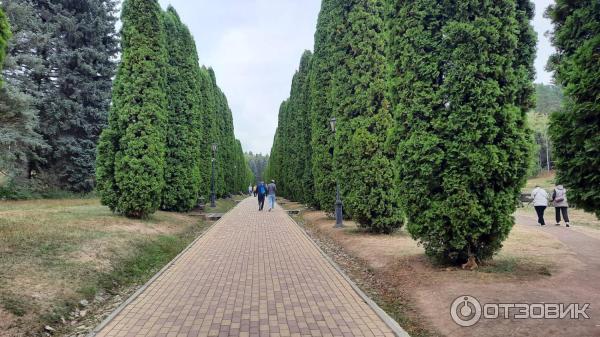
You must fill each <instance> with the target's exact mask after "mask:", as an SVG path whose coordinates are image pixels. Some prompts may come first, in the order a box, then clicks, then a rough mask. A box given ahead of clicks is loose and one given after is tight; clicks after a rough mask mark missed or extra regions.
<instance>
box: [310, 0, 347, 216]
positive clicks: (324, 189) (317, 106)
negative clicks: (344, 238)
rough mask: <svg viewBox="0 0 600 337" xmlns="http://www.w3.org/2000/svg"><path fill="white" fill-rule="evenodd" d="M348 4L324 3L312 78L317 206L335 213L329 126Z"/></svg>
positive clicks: (339, 1)
mask: <svg viewBox="0 0 600 337" xmlns="http://www.w3.org/2000/svg"><path fill="white" fill-rule="evenodd" d="M344 3H345V1H341V0H323V2H322V4H321V12H320V13H319V19H318V23H317V32H316V33H315V47H314V56H313V60H312V67H311V75H310V83H311V84H310V87H311V89H310V90H311V98H310V102H311V115H310V119H311V134H312V137H311V145H312V153H313V155H312V174H313V178H314V191H315V204H316V206H318V207H320V208H321V209H324V210H329V211H331V210H333V206H334V202H335V177H334V175H333V170H332V156H331V149H332V148H333V139H334V137H333V132H332V131H331V129H330V127H329V120H330V119H331V118H332V117H334V116H333V109H332V105H333V102H335V97H333V96H332V90H331V79H332V76H333V73H334V72H335V70H336V69H337V67H338V65H339V64H340V60H341V58H342V57H343V56H342V50H341V48H340V40H339V36H338V29H339V28H340V27H341V25H342V24H343V22H344V20H345V18H344Z"/></svg>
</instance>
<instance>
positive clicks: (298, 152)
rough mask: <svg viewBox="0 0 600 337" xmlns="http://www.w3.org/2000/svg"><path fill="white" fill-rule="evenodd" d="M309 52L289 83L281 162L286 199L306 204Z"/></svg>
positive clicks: (310, 189)
mask: <svg viewBox="0 0 600 337" xmlns="http://www.w3.org/2000/svg"><path fill="white" fill-rule="evenodd" d="M311 59H312V53H311V52H310V51H305V52H304V54H303V55H302V58H301V60H300V67H299V69H298V71H297V72H296V74H295V75H294V79H293V81H292V89H291V92H290V98H289V104H288V108H287V109H288V112H287V118H288V121H287V126H288V128H287V139H286V142H285V143H286V144H289V147H288V150H287V152H285V153H284V155H285V158H286V159H285V162H287V163H289V166H288V172H287V175H286V178H287V183H286V186H287V187H288V188H289V197H290V198H291V199H293V200H297V201H300V202H305V203H308V202H310V201H312V199H313V194H314V188H313V184H314V182H313V178H312V164H311V151H310V141H311V132H310V117H309V114H310V94H309V89H310V87H309V71H310V62H311Z"/></svg>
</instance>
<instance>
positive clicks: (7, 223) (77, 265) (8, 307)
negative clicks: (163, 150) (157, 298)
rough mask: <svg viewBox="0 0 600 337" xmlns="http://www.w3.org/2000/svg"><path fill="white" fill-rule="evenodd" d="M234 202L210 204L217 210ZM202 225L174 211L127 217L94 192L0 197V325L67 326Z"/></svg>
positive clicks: (140, 278) (153, 267) (125, 290)
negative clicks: (103, 203) (23, 198)
mask: <svg viewBox="0 0 600 337" xmlns="http://www.w3.org/2000/svg"><path fill="white" fill-rule="evenodd" d="M234 205H235V202H234V201H232V200H219V201H218V204H217V206H218V208H219V210H220V211H221V212H223V213H225V212H227V211H228V210H230V209H231V208H232V207H233V206H234ZM209 226H210V223H208V222H205V221H204V220H202V218H201V217H193V216H189V215H186V214H179V213H166V212H157V213H156V214H155V215H153V216H152V217H151V218H150V219H147V220H134V219H127V218H124V217H120V216H116V215H114V214H112V213H111V212H110V211H109V210H108V209H107V208H106V207H103V206H101V205H100V204H99V202H98V200H95V199H61V200H31V201H5V202H0V331H1V332H6V333H8V336H13V335H25V336H27V335H32V336H33V335H36V334H37V333H39V332H40V331H41V329H43V327H44V326H45V325H50V326H52V327H53V328H55V329H56V330H57V334H61V335H62V334H67V333H70V332H73V329H74V327H72V326H75V327H76V326H77V325H78V322H77V321H78V320H81V319H83V315H86V316H87V317H86V318H89V317H90V316H93V315H95V314H96V313H95V312H94V311H95V310H97V311H102V310H105V308H103V306H105V305H107V304H109V302H111V300H112V299H113V298H115V297H119V295H120V296H121V297H123V298H126V296H128V294H130V293H131V291H132V289H135V288H136V287H137V286H139V285H141V284H143V283H145V282H147V280H149V279H150V278H151V277H152V276H153V275H154V274H155V273H156V272H158V271H159V270H160V269H161V268H162V267H163V266H164V265H166V264H167V263H168V262H169V261H171V260H172V259H173V258H174V257H175V256H177V255H178V254H179V253H180V252H181V251H182V250H183V249H185V247H187V246H188V245H189V244H190V243H191V242H192V241H193V240H194V239H195V238H196V237H198V236H199V235H200V234H201V233H202V232H204V231H205V230H206V229H207V228H208V227H209ZM82 300H86V301H87V302H88V303H89V307H85V308H84V307H83V306H82V305H81V304H80V303H81V301H82ZM109 310H110V309H109ZM84 311H85V313H84V314H82V315H79V313H80V312H84ZM92 324H93V323H92ZM77 332H78V333H79V331H77ZM0 336H3V335H2V333H0Z"/></svg>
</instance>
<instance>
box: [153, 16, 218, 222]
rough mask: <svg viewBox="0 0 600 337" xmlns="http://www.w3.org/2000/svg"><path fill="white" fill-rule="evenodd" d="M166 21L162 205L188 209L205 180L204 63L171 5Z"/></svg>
mask: <svg viewBox="0 0 600 337" xmlns="http://www.w3.org/2000/svg"><path fill="white" fill-rule="evenodd" d="M164 25H165V33H166V37H167V50H168V53H169V65H168V67H167V98H168V102H169V104H168V111H167V116H168V117H167V124H166V129H165V131H166V137H167V138H166V158H165V189H164V192H163V200H162V207H163V209H166V210H172V211H188V210H190V209H192V208H193V207H194V205H196V203H197V201H198V192H199V188H200V183H201V177H200V165H201V164H200V159H201V156H200V155H201V152H200V146H201V137H202V134H201V133H202V123H201V122H202V120H201V118H202V116H201V114H202V111H201V106H200V91H201V90H202V87H201V83H200V78H199V76H200V66H199V64H198V53H197V51H196V44H195V42H194V39H193V37H192V35H191V33H190V31H189V30H188V28H187V27H186V26H185V25H184V24H183V23H182V22H181V20H180V19H179V16H178V15H177V12H176V11H175V9H174V8H173V7H170V6H169V8H168V9H167V11H166V12H165V13H164ZM202 159H204V160H207V159H208V158H202Z"/></svg>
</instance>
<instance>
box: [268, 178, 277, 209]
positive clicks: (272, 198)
mask: <svg viewBox="0 0 600 337" xmlns="http://www.w3.org/2000/svg"><path fill="white" fill-rule="evenodd" d="M267 191H268V192H269V212H270V211H271V210H272V209H273V208H275V194H276V193H277V185H275V180H271V183H270V184H269V186H267Z"/></svg>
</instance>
